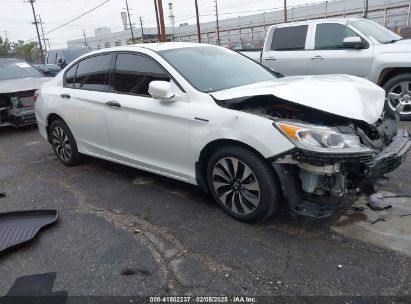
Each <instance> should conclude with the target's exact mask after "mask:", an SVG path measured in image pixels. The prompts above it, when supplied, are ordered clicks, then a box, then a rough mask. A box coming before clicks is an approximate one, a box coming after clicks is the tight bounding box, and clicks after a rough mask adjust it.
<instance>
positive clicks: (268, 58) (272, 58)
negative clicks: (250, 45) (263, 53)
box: [265, 57, 277, 60]
mask: <svg viewBox="0 0 411 304" xmlns="http://www.w3.org/2000/svg"><path fill="white" fill-rule="evenodd" d="M265 60H277V58H274V57H267V58H265Z"/></svg>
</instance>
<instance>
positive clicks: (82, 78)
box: [66, 54, 111, 91]
mask: <svg viewBox="0 0 411 304" xmlns="http://www.w3.org/2000/svg"><path fill="white" fill-rule="evenodd" d="M110 61H111V54H105V55H97V56H93V57H89V58H86V59H83V60H81V61H80V62H79V63H78V67H77V71H76V76H75V80H74V87H75V88H78V89H85V90H94V91H108V90H109V89H110V88H109V84H108V70H109V68H110ZM67 72H71V69H70V70H69V71H67ZM70 75H72V73H70V74H69V76H70ZM66 78H67V74H66ZM66 81H67V79H66Z"/></svg>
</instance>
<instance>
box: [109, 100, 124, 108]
mask: <svg viewBox="0 0 411 304" xmlns="http://www.w3.org/2000/svg"><path fill="white" fill-rule="evenodd" d="M106 105H108V106H109V107H114V108H121V104H119V103H118V102H117V101H107V102H106Z"/></svg>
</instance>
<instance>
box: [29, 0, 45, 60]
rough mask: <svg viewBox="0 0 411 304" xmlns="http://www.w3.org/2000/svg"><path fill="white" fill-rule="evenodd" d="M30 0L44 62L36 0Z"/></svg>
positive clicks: (42, 56)
mask: <svg viewBox="0 0 411 304" xmlns="http://www.w3.org/2000/svg"><path fill="white" fill-rule="evenodd" d="M28 1H29V3H30V4H31V9H32V11H33V17H34V25H35V26H36V32H37V39H38V42H39V47H40V52H41V58H42V59H43V62H44V54H43V46H42V44H41V39H40V32H39V27H38V22H37V17H36V11H35V10H34V4H33V3H34V2H35V1H36V0H28Z"/></svg>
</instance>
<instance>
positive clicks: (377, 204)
mask: <svg viewBox="0 0 411 304" xmlns="http://www.w3.org/2000/svg"><path fill="white" fill-rule="evenodd" d="M367 206H368V207H370V208H371V209H372V210H374V211H381V210H386V209H390V208H392V206H391V205H390V204H388V203H386V202H385V201H384V195H383V194H381V193H379V192H377V193H374V194H371V195H370V197H369V198H368V203H367Z"/></svg>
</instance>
